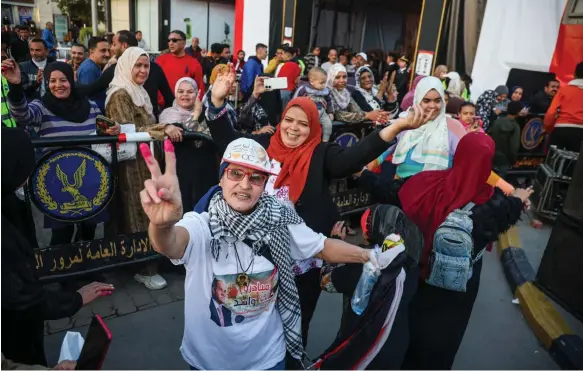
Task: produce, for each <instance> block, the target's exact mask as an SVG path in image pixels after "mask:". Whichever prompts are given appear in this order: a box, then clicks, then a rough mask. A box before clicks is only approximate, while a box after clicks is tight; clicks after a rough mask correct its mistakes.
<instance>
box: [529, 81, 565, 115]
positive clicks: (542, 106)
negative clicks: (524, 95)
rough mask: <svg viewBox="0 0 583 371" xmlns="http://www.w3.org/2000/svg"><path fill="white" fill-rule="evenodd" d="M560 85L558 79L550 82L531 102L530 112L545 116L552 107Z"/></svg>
mask: <svg viewBox="0 0 583 371" xmlns="http://www.w3.org/2000/svg"><path fill="white" fill-rule="evenodd" d="M559 86H560V83H559V81H558V80H556V79H552V80H549V81H548V82H547V85H546V86H545V88H544V89H543V90H541V91H539V92H538V93H536V94H535V95H534V96H533V97H532V100H531V102H530V112H531V113H536V114H545V113H546V112H547V110H548V109H549V106H550V105H551V102H552V100H553V98H554V97H555V95H556V94H557V91H558V90H559Z"/></svg>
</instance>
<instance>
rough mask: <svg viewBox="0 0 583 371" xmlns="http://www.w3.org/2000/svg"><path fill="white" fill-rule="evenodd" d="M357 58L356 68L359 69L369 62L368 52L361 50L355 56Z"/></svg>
mask: <svg viewBox="0 0 583 371" xmlns="http://www.w3.org/2000/svg"><path fill="white" fill-rule="evenodd" d="M355 59H356V65H355V66H354V68H355V69H356V70H358V69H359V68H360V67H363V66H366V64H367V62H368V56H367V55H366V53H363V52H360V53H358V54H357V55H356V56H355Z"/></svg>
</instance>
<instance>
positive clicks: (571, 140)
mask: <svg viewBox="0 0 583 371" xmlns="http://www.w3.org/2000/svg"><path fill="white" fill-rule="evenodd" d="M544 130H545V132H546V133H548V134H550V144H551V145H556V146H557V147H559V148H564V149H566V150H568V151H573V152H579V151H580V150H581V142H582V141H583V61H581V62H579V64H578V65H577V66H576V67H575V78H574V79H573V80H571V81H569V83H568V84H567V86H563V87H562V88H561V90H559V92H558V93H557V94H556V95H555V97H554V99H553V102H552V103H551V106H550V107H549V109H548V110H547V113H546V114H545V121H544Z"/></svg>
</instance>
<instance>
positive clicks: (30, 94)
mask: <svg viewBox="0 0 583 371" xmlns="http://www.w3.org/2000/svg"><path fill="white" fill-rule="evenodd" d="M28 48H29V51H30V57H31V60H29V61H25V62H22V63H20V64H19V66H20V74H21V75H22V87H23V89H24V95H25V96H26V99H27V100H28V101H29V102H30V101H32V100H34V99H40V98H41V97H42V96H43V95H45V84H44V79H43V71H44V70H45V68H46V66H47V64H48V63H51V62H54V58H51V57H50V56H49V49H48V47H47V44H46V42H45V41H44V40H43V39H32V40H31V41H30V43H29V44H28Z"/></svg>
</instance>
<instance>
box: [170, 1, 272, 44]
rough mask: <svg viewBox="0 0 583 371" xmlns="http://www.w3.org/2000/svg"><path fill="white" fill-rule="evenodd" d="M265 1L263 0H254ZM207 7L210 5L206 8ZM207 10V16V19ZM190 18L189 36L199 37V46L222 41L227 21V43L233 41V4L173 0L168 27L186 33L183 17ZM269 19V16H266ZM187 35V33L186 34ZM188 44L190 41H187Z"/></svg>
mask: <svg viewBox="0 0 583 371" xmlns="http://www.w3.org/2000/svg"><path fill="white" fill-rule="evenodd" d="M255 1H265V0H255ZM207 7H210V9H208V8H207ZM207 12H209V17H208V19H207ZM186 18H189V19H190V29H191V32H190V37H191V38H192V37H195V36H196V37H198V38H199V39H200V47H201V48H207V49H208V48H210V44H213V43H222V42H223V40H224V39H225V33H224V27H225V26H224V24H225V23H227V24H228V25H229V27H230V29H231V32H230V34H229V44H230V45H231V47H232V46H233V42H234V33H235V6H234V5H229V4H215V3H211V4H210V5H208V3H207V2H206V1H197V0H175V1H173V2H172V5H171V17H170V29H171V30H181V31H183V32H184V33H187V25H186V22H185V21H184V19H186ZM268 19H269V18H268ZM209 20H210V25H209V38H208V44H209V45H207V23H208V22H209ZM187 36H188V35H187ZM187 44H188V45H190V42H187Z"/></svg>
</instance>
